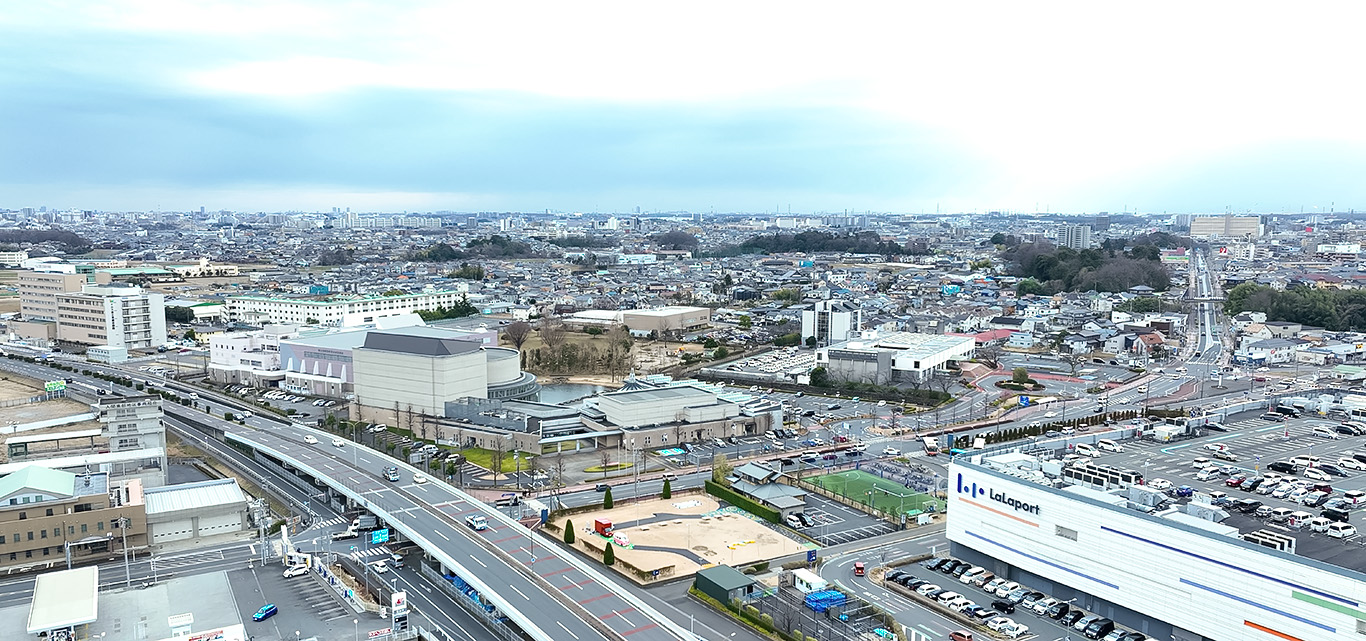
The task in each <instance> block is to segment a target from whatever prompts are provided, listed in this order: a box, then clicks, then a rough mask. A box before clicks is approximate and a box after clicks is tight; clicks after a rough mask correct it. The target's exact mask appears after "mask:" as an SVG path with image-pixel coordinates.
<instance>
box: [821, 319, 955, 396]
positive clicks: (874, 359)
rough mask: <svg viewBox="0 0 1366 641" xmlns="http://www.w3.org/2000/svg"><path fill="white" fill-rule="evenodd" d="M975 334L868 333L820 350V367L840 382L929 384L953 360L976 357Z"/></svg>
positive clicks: (945, 370) (945, 371)
mask: <svg viewBox="0 0 1366 641" xmlns="http://www.w3.org/2000/svg"><path fill="white" fill-rule="evenodd" d="M976 347H977V344H976V339H974V338H973V337H972V336H954V335H950V334H942V335H941V334H917V333H913V332H893V333H890V334H885V335H884V334H879V333H877V332H864V333H863V336H862V337H860V338H859V339H857V340H850V341H845V342H842V343H836V344H834V345H831V346H829V347H825V348H821V349H818V350H817V351H816V366H817V367H824V368H825V369H826V371H827V372H828V373H829V375H830V376H831V377H832V378H834V379H836V380H840V381H856V382H860V383H875V384H878V385H897V384H902V383H925V382H928V381H929V380H931V379H932V378H934V377H935V375H936V374H940V373H947V372H948V371H949V369H950V368H949V365H950V364H951V363H954V362H957V361H961V360H966V359H969V358H972V353H973V350H974V349H975V348H976Z"/></svg>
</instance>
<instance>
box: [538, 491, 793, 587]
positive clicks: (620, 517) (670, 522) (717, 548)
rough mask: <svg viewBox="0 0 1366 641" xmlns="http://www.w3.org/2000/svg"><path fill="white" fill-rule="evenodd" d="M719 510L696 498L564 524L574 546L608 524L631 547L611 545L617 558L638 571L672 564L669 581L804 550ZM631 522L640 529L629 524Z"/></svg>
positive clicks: (635, 506) (599, 514)
mask: <svg viewBox="0 0 1366 641" xmlns="http://www.w3.org/2000/svg"><path fill="white" fill-rule="evenodd" d="M719 508H720V506H719V505H718V504H717V502H716V499H714V498H712V497H710V496H708V495H706V494H700V493H699V494H689V495H685V496H675V497H673V498H671V499H655V500H652V501H645V502H642V503H638V504H632V505H625V506H619V507H615V508H613V509H611V510H600V511H597V512H588V513H581V514H575V515H573V516H572V517H570V519H571V520H573V521H574V526H575V530H576V532H575V535H576V537H577V540H578V541H582V540H584V539H585V538H597V539H598V540H599V541H600V542H602V541H604V540H603V539H602V537H599V536H598V535H597V534H595V533H593V531H592V530H593V522H594V520H596V519H603V518H605V519H609V520H611V521H612V523H613V525H614V526H615V531H616V532H617V533H621V534H625V536H626V538H627V539H628V540H629V541H630V545H631V547H629V548H627V547H622V546H619V545H618V546H616V549H615V550H614V553H615V554H616V557H617V559H619V560H622V561H626V562H627V563H630V564H631V565H633V566H635V567H637V568H641V569H643V570H653V569H658V568H664V567H666V566H670V565H672V566H674V572H673V575H672V576H674V577H678V576H684V575H689V574H693V573H695V572H697V570H698V569H700V568H701V567H702V565H703V564H710V563H717V564H726V565H731V566H742V565H748V564H753V563H758V562H760V561H767V560H770V559H775V558H778V557H783V556H787V555H790V554H796V553H799V552H801V551H803V550H805V549H806V547H805V546H804V545H802V544H800V543H798V542H796V541H794V540H792V539H789V538H787V537H785V536H783V535H781V534H778V533H777V532H775V531H773V530H771V529H769V528H768V527H767V526H765V525H764V524H762V523H760V522H758V521H755V520H754V519H752V518H750V517H749V516H745V515H744V514H742V513H737V512H735V511H734V508H728V509H727V510H724V511H720V512H718V510H719ZM637 519H639V521H640V525H635V523H636V520H637ZM565 520H566V519H564V518H559V519H556V521H555V524H556V525H558V526H559V529H561V530H563V528H564V521H565ZM578 545H579V546H580V549H583V548H582V547H581V544H578ZM645 548H651V549H645Z"/></svg>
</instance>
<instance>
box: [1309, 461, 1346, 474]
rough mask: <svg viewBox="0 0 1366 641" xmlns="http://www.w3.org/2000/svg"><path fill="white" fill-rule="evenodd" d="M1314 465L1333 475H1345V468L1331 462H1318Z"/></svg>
mask: <svg viewBox="0 0 1366 641" xmlns="http://www.w3.org/2000/svg"><path fill="white" fill-rule="evenodd" d="M1316 467H1318V468H1319V469H1320V470H1323V471H1325V472H1327V473H1329V474H1332V475H1333V476H1347V470H1344V469H1342V468H1340V467H1338V466H1336V465H1333V464H1332V463H1319V464H1318V465H1317V466H1316Z"/></svg>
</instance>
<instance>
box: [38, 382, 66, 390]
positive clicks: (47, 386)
mask: <svg viewBox="0 0 1366 641" xmlns="http://www.w3.org/2000/svg"><path fill="white" fill-rule="evenodd" d="M43 389H44V390H45V391H48V392H60V391H62V390H64V389H66V381H48V382H46V383H43Z"/></svg>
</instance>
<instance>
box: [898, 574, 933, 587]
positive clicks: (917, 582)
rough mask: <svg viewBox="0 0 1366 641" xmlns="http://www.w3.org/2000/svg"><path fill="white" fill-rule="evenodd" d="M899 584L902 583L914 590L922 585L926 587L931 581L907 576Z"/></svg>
mask: <svg viewBox="0 0 1366 641" xmlns="http://www.w3.org/2000/svg"><path fill="white" fill-rule="evenodd" d="M899 583H901V585H904V586H906V587H907V588H910V589H912V590H914V589H916V588H918V587H920V586H922V585H925V584H926V583H929V581H926V580H925V579H917V578H915V577H913V576H905V577H902V578H901V581H899Z"/></svg>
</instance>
